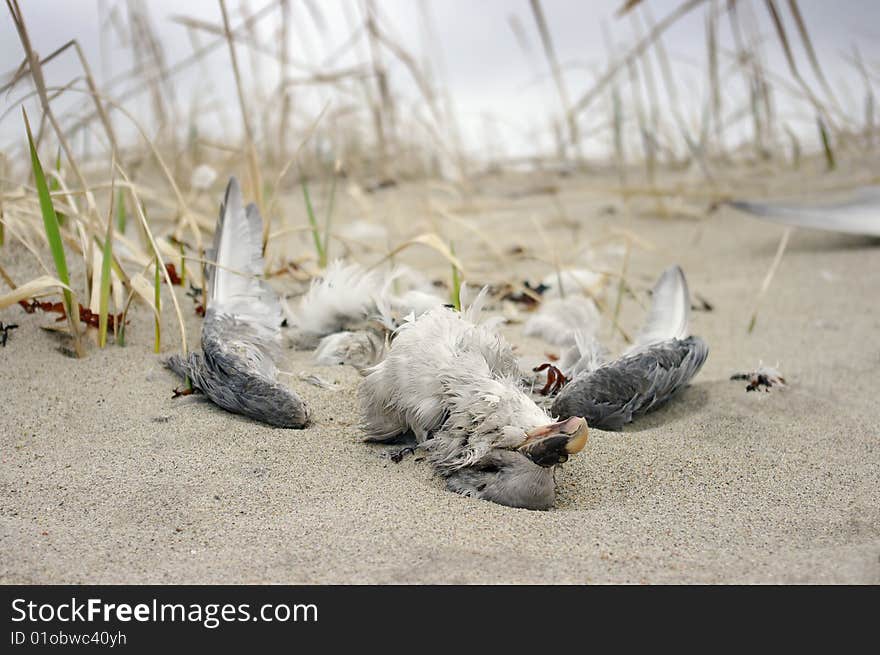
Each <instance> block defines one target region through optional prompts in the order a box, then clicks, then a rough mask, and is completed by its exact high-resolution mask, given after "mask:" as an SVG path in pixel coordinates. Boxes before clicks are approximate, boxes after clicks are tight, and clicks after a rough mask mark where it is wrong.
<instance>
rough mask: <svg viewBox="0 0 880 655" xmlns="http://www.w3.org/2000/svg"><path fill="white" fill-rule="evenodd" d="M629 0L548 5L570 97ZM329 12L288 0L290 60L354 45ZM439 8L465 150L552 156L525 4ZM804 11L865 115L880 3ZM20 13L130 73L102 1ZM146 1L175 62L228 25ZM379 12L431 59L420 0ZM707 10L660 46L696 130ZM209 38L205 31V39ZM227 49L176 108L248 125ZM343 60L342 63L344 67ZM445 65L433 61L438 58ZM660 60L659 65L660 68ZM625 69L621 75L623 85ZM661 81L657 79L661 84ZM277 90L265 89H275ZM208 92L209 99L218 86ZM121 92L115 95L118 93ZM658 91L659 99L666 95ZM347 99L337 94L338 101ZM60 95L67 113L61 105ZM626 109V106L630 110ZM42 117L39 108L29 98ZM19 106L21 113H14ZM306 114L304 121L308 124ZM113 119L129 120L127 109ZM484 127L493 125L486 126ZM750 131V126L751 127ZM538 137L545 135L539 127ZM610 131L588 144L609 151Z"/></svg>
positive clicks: (17, 52) (36, 29)
mask: <svg viewBox="0 0 880 655" xmlns="http://www.w3.org/2000/svg"><path fill="white" fill-rule="evenodd" d="M271 1H272V0H250V2H248V3H245V5H246V6H248V7H249V8H250V10H251V13H253V12H254V11H256V10H258V9H260V8H261V7H263V6H265V5H266V4H269V3H270V2H271ZM621 1H622V0H613V1H612V0H593V1H574V0H571V1H565V0H543V7H544V12H545V15H546V17H547V21H548V23H549V27H550V31H551V33H552V35H553V38H554V42H555V47H556V50H557V54H558V57H559V59H560V61H561V62H563V63H564V64H566V81H567V84H568V87H569V91H570V95H571V96H572V97H573V98H575V99H576V98H577V97H579V96H580V95H581V94H582V93H583V92H584V91H585V90H586V89H588V88H589V87H590V85H591V83H592V81H593V80H594V79H595V76H596V74H597V73H598V72H600V71H601V69H602V67H603V66H605V65H606V62H607V56H608V49H607V46H606V38H605V36H603V25H604V26H606V27H605V28H604V29H606V30H607V32H608V33H609V34H611V38H612V41H613V44H614V47H615V49H616V51H617V52H618V53H622V52H624V51H625V50H626V49H627V48H628V47H629V46H631V45H632V44H633V43H634V42H635V37H634V32H633V25H632V21H631V20H630V18H628V17H627V18H623V19H618V18H615V17H614V11H615V10H616V9H617V7H618V6H619V5H620V4H621ZM682 1H683V0H646V3H647V4H648V5H649V7H650V9H651V11H652V13H653V15H654V17H655V19H656V20H660V19H661V18H662V17H664V16H665V15H666V14H668V13H669V12H670V11H672V10H673V9H674V8H675V7H677V6H679V4H681V2H682ZM134 2H135V0H132V2H131V3H128V2H126V1H125V0H105V5H106V6H108V7H115V8H117V9H118V10H119V11H120V12H123V13H124V12H126V6H127V5H128V4H134ZM313 2H314V4H315V5H316V6H319V7H320V9H321V12H322V13H324V14H325V16H326V20H327V31H326V35H324V34H322V33H321V32H320V30H319V29H317V27H316V26H315V23H314V22H313V20H312V18H311V17H310V13H309V11H308V7H307V4H306V2H305V0H292V7H293V15H294V18H295V19H296V26H297V29H295V30H294V33H293V40H292V42H291V46H290V47H291V50H290V52H291V57H292V58H294V59H297V60H307V61H310V62H312V63H313V64H314V63H316V62H318V61H321V60H322V59H324V58H325V57H326V56H327V55H328V54H329V53H330V52H332V51H333V50H334V49H335V47H336V46H338V45H340V44H342V43H343V42H344V41H345V38H346V35H347V34H348V30H347V28H346V21H345V19H344V13H343V11H342V3H343V2H346V3H347V4H348V6H349V9H350V12H351V13H352V14H354V15H358V13H357V12H358V7H359V6H360V5H358V4H355V3H354V0H313ZM228 4H229V7H230V11H231V13H232V22H233V24H235V23H237V22H238V21H239V11H238V7H239V6H240V5H241V4H242V3H240V2H238V1H237V0H229V2H228ZM427 4H428V5H429V8H430V12H431V14H432V15H433V17H434V19H435V21H434V26H435V31H436V34H437V38H438V41H439V43H440V46H441V48H442V59H443V64H444V68H445V72H446V75H445V80H444V81H445V83H446V84H447V85H448V88H449V90H450V92H451V95H452V97H453V99H454V103H455V107H456V110H457V113H458V116H459V119H460V120H461V122H462V124H463V125H464V128H465V135H464V136H465V142H466V146H467V148H468V149H469V150H470V151H472V152H475V153H476V152H480V151H482V150H484V149H485V148H486V147H492V145H491V144H489V146H487V140H489V141H492V142H494V143H496V144H504V145H503V148H504V154H508V155H514V154H519V153H526V152H532V151H534V150H536V149H537V150H541V149H544V150H549V149H550V148H551V146H552V144H551V139H550V136H549V131H548V129H547V126H548V122H549V116H551V115H559V113H560V112H559V110H560V104H559V99H558V96H557V94H556V90H555V87H554V86H553V84H552V80H551V79H550V77H549V75H548V72H549V69H548V66H547V64H546V61H545V59H544V56H543V52H542V50H541V44H540V39H539V36H538V33H537V31H536V29H535V23H534V20H533V18H532V14H531V11H530V8H529V4H528V2H527V0H470V1H466V0H433V1H431V0H428V1H427ZM722 4H726V0H724V1H723V2H718V6H719V7H720V6H721V5H722ZM787 4H788V3H787V2H785V1H783V0H777V6H778V7H779V9H780V11H782V12H783V15H784V19H785V20H786V26H787V28H788V29H789V35H790V38H791V39H792V42H793V43H794V45H795V51H796V55H797V58H798V65H799V67H800V69H801V70H802V72H803V73H804V76H805V77H806V79H807V80H808V82H809V83H810V84H811V85H812V86H813V88H814V89H815V90H816V91H817V93H818V92H819V87H818V86H817V85H816V84H815V80H814V79H813V77H812V75H811V74H810V70H809V65H808V62H807V60H806V58H805V56H804V53H803V49H802V48H801V47H800V42H799V40H798V39H797V36H796V32H795V27H794V23H793V22H792V21H791V18H790V15H789V14H788V13H787V11H788V9H787ZM799 4H800V7H801V11H802V13H803V15H804V18H805V20H806V23H807V25H808V27H809V30H810V35H811V37H812V38H813V42H814V46H815V48H816V50H817V51H818V53H819V56H820V60H821V63H822V65H823V67H824V69H825V72H826V76H827V77H828V78H829V81H830V82H831V83H832V86H833V87H834V90H835V93H836V94H837V96H838V99H839V100H840V102H841V104H842V105H843V107H844V109H845V110H846V111H847V112H848V113H849V114H850V115H852V116H855V117H858V120H860V121H861V120H862V119H863V116H864V104H865V90H864V85H863V83H862V81H861V79H860V77H859V75H858V74H857V72H856V71H855V69H854V68H853V67H852V66H851V65H850V64H848V63H846V61H845V59H844V55H845V54H846V55H850V54H851V53H852V51H853V46H854V45H858V48H859V49H860V51H861V54H862V56H863V57H864V59H865V60H866V61H867V62H868V63H869V66H870V67H871V70H872V71H873V73H874V74H875V75H880V66H878V62H880V1H877V0H847V1H841V2H830V1H826V0H801V1H800V3H799ZM21 5H22V11H23V12H24V16H25V19H26V21H27V24H28V26H29V29H30V32H31V37H32V40H33V43H34V46H35V48H36V50H37V51H38V52H39V53H41V54H43V55H45V54H48V53H49V52H51V51H52V50H54V49H55V48H57V47H58V46H59V45H61V44H63V43H64V42H66V41H68V40H70V39H73V38H76V39H77V40H78V41H79V43H80V44H81V45H82V47H83V49H84V51H85V54H86V56H87V57H88V59H89V61H90V63H91V65H92V68H93V71H94V72H95V74H96V75H97V76H98V78H99V79H107V77H108V76H112V75H113V74H118V73H120V72H122V71H124V70H127V69H128V68H130V66H131V59H130V56H129V53H128V51H127V50H125V49H122V48H120V47H119V39H118V36H117V34H116V33H115V31H114V30H113V29H112V28H111V27H107V28H105V29H106V30H107V31H106V33H105V34H104V36H103V42H104V44H105V46H107V48H108V55H109V56H107V57H105V58H104V59H103V60H102V57H101V44H102V36H101V33H100V30H99V21H98V10H97V7H98V2H97V1H96V0H65V1H62V0H21ZM144 5H148V7H149V13H150V15H151V18H152V21H153V24H154V26H155V27H156V28H157V31H158V33H159V36H160V38H161V41H162V49H163V52H164V54H165V57H166V60H167V62H168V64H169V65H172V64H173V63H174V62H176V61H179V60H180V59H182V58H184V57H186V56H187V55H188V54H190V52H191V44H190V41H189V39H188V36H187V33H186V30H185V29H184V28H183V27H182V26H181V25H179V24H176V23H174V22H172V21H171V20H170V17H171V16H172V15H174V14H186V15H188V16H193V17H198V18H200V19H202V20H205V21H209V22H212V23H215V24H219V23H220V22H221V16H220V11H219V6H218V4H217V3H216V2H214V1H213V0H197V1H190V2H180V0H177V1H176V2H175V1H173V0H151V1H150V2H149V3H142V5H141V6H144ZM740 5H741V6H742V7H743V9H744V10H745V11H746V13H747V16H748V15H751V16H754V17H756V18H757V21H758V25H759V30H760V32H761V34H763V35H764V36H765V37H766V38H765V43H766V47H765V53H766V61H767V65H768V67H769V69H770V70H771V71H774V72H776V73H779V74H783V75H784V76H785V77H786V79H788V80H789V81H790V79H791V78H790V76H789V75H788V70H787V65H786V63H785V59H784V57H783V54H782V52H781V48H780V46H779V42H778V40H777V39H776V37H775V33H774V31H773V27H772V24H771V23H770V21H769V18H768V15H767V11H766V8H765V3H764V1H763V0H760V1H758V0H740ZM378 6H379V9H380V12H381V13H382V15H383V18H384V19H385V24H386V25H387V26H388V27H389V28H390V31H392V33H393V34H394V35H395V36H396V37H398V38H399V39H400V40H401V41H402V42H403V43H404V45H405V46H406V47H407V48H408V49H409V51H410V52H412V53H413V54H415V55H416V56H419V57H421V56H423V54H424V53H425V51H426V48H425V41H424V39H423V38H422V34H423V31H422V28H421V26H420V22H419V18H418V16H419V11H418V6H419V4H418V2H417V1H416V0H378ZM708 7H709V4H708V3H707V4H706V5H705V6H704V7H701V8H699V9H697V10H695V11H694V12H693V13H691V14H690V15H689V16H687V17H685V18H684V19H683V20H681V21H679V22H678V23H677V24H676V25H674V26H673V27H672V28H671V29H670V30H669V31H668V32H667V33H666V35H665V36H664V44H665V46H666V49H667V50H668V52H669V53H670V56H671V58H672V62H673V65H674V68H675V76H676V79H677V80H678V93H679V95H680V98H679V100H680V104H681V108H682V111H683V113H684V115H685V117H686V120H687V121H688V122H689V123H691V124H697V123H698V122H699V121H700V117H701V116H702V115H703V111H704V107H705V104H706V96H707V91H706V81H707V75H706V65H707V64H706V47H705V39H706V36H705V30H704V26H705V20H706V14H707V11H708ZM279 16H280V15H279V13H278V12H275V13H273V15H272V17H270V18H267V19H265V20H264V21H262V22H261V23H260V40H261V42H262V43H264V44H265V46H266V47H267V48H271V49H273V50H274V49H275V48H276V47H277V42H278V37H277V29H278V22H279ZM511 16H514V17H515V20H517V21H518V22H519V24H520V25H522V27H523V31H524V33H525V36H526V40H527V43H528V46H529V48H530V53H529V54H526V53H524V52H523V50H522V48H521V46H520V45H519V44H518V42H517V38H516V37H515V35H514V32H513V30H512V29H511V25H510V17H511ZM720 26H721V27H720V39H721V43H722V47H723V48H726V49H728V50H730V49H732V38H731V32H730V24H729V22H728V20H727V18H726V17H722V19H721V23H720ZM213 38H214V37H213V36H211V35H208V34H203V35H202V39H203V43H207V42H208V41H210V40H212V39H213ZM22 56H23V55H22V51H21V47H20V44H19V41H18V37H17V35H16V32H15V29H14V26H13V24H12V21H11V18H10V17H9V16H8V14H6V13H5V7H4V16H3V18H2V19H0V72H4V73H5V72H7V71H11V70H13V69H15V68H16V67H17V66H18V65H19V63H20V62H21V59H22ZM240 56H241V58H242V65H243V73H244V74H245V76H246V77H249V76H250V75H251V74H252V68H251V61H250V59H249V58H248V55H247V54H246V53H245V52H244V51H243V50H240ZM228 62H229V59H228V51H227V50H226V48H225V47H224V48H220V49H218V50H217V51H216V52H215V54H214V55H213V56H212V57H211V58H210V60H208V62H207V63H206V68H205V69H199V68H198V67H193V68H192V69H191V70H190V71H189V72H188V73H186V74H184V75H181V76H180V77H179V78H176V82H175V96H176V100H177V101H178V102H180V103H181V104H183V105H184V106H185V105H187V104H188V103H189V102H190V101H191V99H192V98H194V97H197V96H199V95H201V94H202V93H203V91H204V89H205V88H206V85H205V84H204V80H203V79H202V77H203V76H204V75H207V76H209V77H211V78H212V80H211V85H210V86H211V88H212V89H218V90H219V94H220V95H221V100H222V102H224V103H228V106H229V108H228V111H227V115H228V116H229V117H230V119H232V120H233V125H232V126H230V127H229V128H228V129H231V130H233V131H234V132H235V133H238V131H239V122H238V119H239V114H238V107H237V101H236V96H235V86H234V80H233V76H232V72H231V69H230V66H229V63H228ZM257 62H258V64H259V66H258V68H259V71H260V75H261V76H263V77H264V78H265V81H266V82H267V83H268V82H269V81H270V80H271V81H273V82H274V80H275V79H276V76H277V69H276V68H275V67H274V64H273V63H272V62H271V61H270V60H269V59H268V58H259V57H258V58H257ZM351 62H352V60H351V59H349V60H348V62H345V61H342V62H340V63H339V64H338V65H339V66H344V65H346V63H348V64H350V63H351ZM386 63H387V64H388V66H389V71H390V77H391V83H392V88H393V89H394V90H395V91H398V92H400V93H402V94H403V95H404V96H407V97H409V98H416V97H417V92H416V90H415V88H414V87H413V85H412V84H411V82H410V79H409V76H408V73H407V72H406V69H405V67H403V66H402V65H401V64H400V63H399V62H396V61H393V60H392V58H391V57H390V56H389V55H387V54H386ZM433 64H434V65H435V66H437V64H438V62H437V61H436V57H435V60H434V62H433ZM654 64H655V66H656V61H655V62H654ZM722 64H723V65H722V70H725V69H726V70H730V69H731V60H730V59H728V58H726V57H722ZM46 72H47V78H48V83H49V84H50V85H61V84H65V83H67V82H68V81H69V80H70V79H71V78H72V77H74V76H75V75H78V74H79V68H78V65H77V64H76V62H75V59H74V57H72V56H71V55H66V56H65V57H64V58H63V59H62V60H59V61H57V62H53V63H52V64H50V65H49V66H48V67H47V70H46ZM627 79H628V78H627V77H626V75H624V77H623V78H622V80H627ZM659 83H660V81H659V78H658V84H659ZM267 86H268V84H267ZM723 86H724V90H725V99H726V101H727V104H728V107H730V108H732V107H733V106H734V105H740V104H742V102H743V99H744V98H745V97H746V96H745V94H744V91H745V87H744V85H743V81H742V76H741V75H736V74H733V73H728V74H727V75H726V77H725V79H724V85H723ZM29 90H30V89H29V87H28V86H27V85H25V84H20V85H19V86H18V87H16V89H15V90H14V91H13V92H11V93H7V94H4V97H3V99H2V100H0V110H2V112H7V113H6V114H5V116H4V117H3V119H2V121H0V143H2V144H9V143H16V144H19V142H20V141H21V139H22V128H21V117H20V114H19V112H18V111H9V109H10V108H12V106H13V102H15V101H16V100H17V99H18V98H20V97H21V96H22V95H24V94H25V93H26V92H27V91H29ZM212 93H213V92H212ZM620 93H621V97H622V99H623V100H624V102H625V103H627V104H629V101H630V99H631V95H630V94H631V90H630V88H629V86H628V84H623V85H622V86H621V89H620ZM110 95H111V96H112V95H113V92H111V93H110ZM665 97H666V96H665V94H664V93H663V89H662V87H661V98H664V99H665ZM141 99H142V100H143V101H139V102H137V103H133V104H128V103H127V104H126V106H127V107H134V108H136V109H137V113H138V116H139V117H140V118H141V119H142V120H144V122H147V123H149V122H150V118H151V112H152V107H151V105H150V104H148V103H147V102H146V98H145V96H141ZM327 99H329V98H328V96H327V95H326V91H324V90H311V91H308V92H306V93H304V94H302V95H300V96H299V97H298V98H297V103H298V106H299V107H301V108H302V109H303V110H304V112H303V113H304V115H314V114H315V113H316V112H317V111H318V109H319V108H320V107H321V106H322V105H323V103H324V102H325V101H326V100H327ZM331 100H332V101H333V102H339V100H338V99H331ZM778 101H779V103H780V113H781V114H782V115H783V116H784V117H785V122H786V123H787V124H789V125H790V126H791V127H792V129H794V130H796V131H800V132H802V133H804V134H806V135H808V136H809V137H811V138H812V136H814V133H815V122H814V114H813V113H812V111H811V110H810V108H809V106H808V105H806V104H805V103H797V104H790V103H787V102H786V101H785V100H784V99H783V98H781V97H780V98H779V100H778ZM64 102H65V101H64V100H59V101H58V103H59V108H60V109H61V108H63V107H64ZM608 106H609V100H608V97H607V95H606V96H603V98H602V99H601V101H600V103H599V104H597V105H596V106H595V109H594V112H595V113H593V114H592V115H589V114H588V115H586V116H585V117H584V121H583V122H584V126H585V127H587V128H588V127H589V126H590V125H596V124H598V123H600V122H603V121H607V118H604V117H607V116H608V115H609V113H608ZM630 106H631V105H630ZM28 108H29V110H31V108H33V109H32V111H33V112H34V114H35V115H39V109H38V107H37V106H36V105H34V104H29V106H28ZM16 109H17V107H16ZM258 109H259V111H272V107H271V106H267V107H260V108H258ZM303 120H305V116H303ZM114 121H115V122H117V123H123V122H124V119H123V118H122V117H120V116H118V114H117V115H116V116H114ZM211 121H212V127H211V129H213V130H218V129H220V128H221V124H220V118H219V117H214V118H212V119H211ZM487 125H490V126H491V127H490V128H488V129H487ZM747 127H748V126H747V125H744V126H743V129H746V128H747ZM539 131H540V132H539ZM607 141H608V138H607V136H603V137H602V139H599V140H597V142H596V143H593V144H592V146H591V147H593V148H601V147H602V145H603V144H604V145H607Z"/></svg>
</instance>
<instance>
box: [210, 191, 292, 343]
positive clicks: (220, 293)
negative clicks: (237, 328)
mask: <svg viewBox="0 0 880 655" xmlns="http://www.w3.org/2000/svg"><path fill="white" fill-rule="evenodd" d="M262 239H263V221H262V219H261V218H260V213H259V211H258V210H257V207H256V205H253V204H250V205H248V206H247V207H244V203H243V201H242V197H241V188H240V187H239V185H238V181H237V180H236V179H235V178H234V177H233V178H230V180H229V184H228V186H227V187H226V196H225V198H224V201H223V204H222V205H221V207H220V218H219V220H218V222H217V231H216V233H215V235H214V247H213V248H212V249H211V250H210V251H208V260H209V261H213V262H216V263H217V266H212V265H208V272H209V276H208V306H209V307H210V308H212V309H213V310H214V312H216V313H217V314H218V315H219V314H229V315H232V316H234V317H235V318H236V319H238V320H239V321H242V322H244V323H248V324H250V325H252V326H253V327H255V328H258V329H260V330H261V331H263V332H264V333H265V332H268V333H269V334H271V335H272V336H273V337H275V336H277V335H278V332H279V327H280V325H281V320H282V312H281V304H280V303H279V302H278V296H277V295H276V293H275V292H274V291H273V290H272V288H271V287H270V286H269V285H268V284H267V283H266V282H265V281H264V280H262V279H261V278H262V275H263V267H264V264H263V255H262V250H263V242H262Z"/></svg>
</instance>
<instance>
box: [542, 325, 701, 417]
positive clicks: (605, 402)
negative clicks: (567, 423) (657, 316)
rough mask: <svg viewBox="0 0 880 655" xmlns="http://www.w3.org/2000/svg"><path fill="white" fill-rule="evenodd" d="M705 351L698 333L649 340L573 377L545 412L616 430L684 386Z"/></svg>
mask: <svg viewBox="0 0 880 655" xmlns="http://www.w3.org/2000/svg"><path fill="white" fill-rule="evenodd" d="M708 354H709V348H708V346H707V345H706V343H705V342H704V341H703V340H702V339H700V338H699V337H688V338H687V339H670V340H668V341H662V342H660V343H655V344H653V345H651V346H648V347H645V348H643V349H641V350H638V351H636V352H634V353H632V354H630V355H625V356H623V357H621V358H620V359H617V360H615V361H613V362H610V363H608V364H605V365H604V366H600V367H599V368H597V369H596V370H594V371H592V372H588V373H586V374H583V375H581V376H580V377H578V378H576V379H575V380H574V381H573V382H571V383H569V384H568V385H567V386H566V387H564V388H563V390H562V392H561V393H560V394H559V395H558V396H557V397H556V400H555V401H554V402H553V406H552V407H551V409H550V413H551V414H553V415H554V416H558V417H559V418H568V417H570V416H582V417H583V418H585V419H587V423H588V424H589V425H590V427H596V428H599V429H601V430H620V429H621V428H623V426H624V425H625V424H627V423H629V422H630V421H632V420H633V418H634V417H636V416H639V415H641V414H645V413H646V412H649V411H651V410H653V409H656V408H658V407H660V406H661V405H663V404H664V403H665V402H667V401H668V400H669V399H670V398H672V397H673V396H674V395H675V394H676V393H678V392H679V391H680V390H681V389H683V388H684V387H685V386H687V384H688V382H690V380H691V379H692V378H693V377H694V375H696V374H697V372H698V371H699V370H700V368H701V367H702V366H703V362H705V361H706V357H707V356H708Z"/></svg>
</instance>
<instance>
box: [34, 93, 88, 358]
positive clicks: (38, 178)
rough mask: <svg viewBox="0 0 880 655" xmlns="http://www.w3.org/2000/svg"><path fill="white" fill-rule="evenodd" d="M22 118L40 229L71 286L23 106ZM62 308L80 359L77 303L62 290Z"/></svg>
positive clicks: (60, 276) (62, 277)
mask: <svg viewBox="0 0 880 655" xmlns="http://www.w3.org/2000/svg"><path fill="white" fill-rule="evenodd" d="M21 111H22V114H23V115H24V127H25V130H26V131H27V138H28V147H29V149H30V153H31V167H32V168H33V171H34V184H35V186H36V187H37V195H38V196H39V198H40V213H41V214H42V215H43V226H44V227H45V229H46V239H47V240H48V241H49V248H50V249H51V251H52V259H53V260H54V261H55V270H56V271H57V273H58V279H59V280H60V281H61V282H63V283H64V284H66V285H67V286H68V287H69V286H70V274H69V273H68V271H67V258H66V257H65V255H64V242H63V241H62V240H61V227H60V226H59V224H58V215H57V214H56V213H55V206H54V205H53V204H52V196H51V195H50V193H49V185H48V184H47V183H46V175H45V173H44V172H43V166H42V164H40V158H39V157H38V156H37V149H36V147H35V146H34V137H33V134H32V133H31V124H30V122H29V121H28V117H27V112H26V111H25V110H24V107H22V110H21ZM63 295H64V308H65V310H66V313H67V321H68V325H69V327H70V334H71V336H72V337H73V343H74V348H75V350H76V354H77V357H82V356H83V354H84V353H83V350H82V344H80V338H79V304H78V303H76V302H75V298H74V296H73V293H72V292H71V291H70V290H68V289H65V290H64V292H63Z"/></svg>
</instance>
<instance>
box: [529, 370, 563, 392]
mask: <svg viewBox="0 0 880 655" xmlns="http://www.w3.org/2000/svg"><path fill="white" fill-rule="evenodd" d="M532 370H533V371H534V372H535V373H539V372H541V371H544V370H546V371H547V384H545V385H544V387H543V388H542V389H541V391H539V392H538V393H540V394H541V395H542V396H546V395H547V394H548V393H558V392H559V390H560V389H561V388H562V385H564V384H565V383H566V382H568V380H566V379H565V375H564V374H563V373H562V371H560V370H559V369H558V368H557V367H556V366H554V365H553V364H551V363H550V362H545V363H544V364H541V365H540V366H536V367H535V368H533V369H532Z"/></svg>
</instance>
